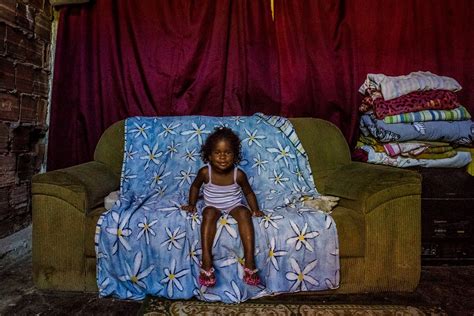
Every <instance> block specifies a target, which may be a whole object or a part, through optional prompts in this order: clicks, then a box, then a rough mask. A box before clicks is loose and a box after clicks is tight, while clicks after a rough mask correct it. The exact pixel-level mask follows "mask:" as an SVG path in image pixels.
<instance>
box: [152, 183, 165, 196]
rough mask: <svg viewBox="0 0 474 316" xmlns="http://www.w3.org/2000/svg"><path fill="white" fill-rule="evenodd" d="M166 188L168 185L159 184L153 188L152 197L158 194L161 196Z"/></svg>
mask: <svg viewBox="0 0 474 316" xmlns="http://www.w3.org/2000/svg"><path fill="white" fill-rule="evenodd" d="M166 189H168V185H164V186H162V187H161V186H159V187H157V188H155V194H153V195H152V198H156V197H158V196H160V197H162V196H163V195H165V192H166Z"/></svg>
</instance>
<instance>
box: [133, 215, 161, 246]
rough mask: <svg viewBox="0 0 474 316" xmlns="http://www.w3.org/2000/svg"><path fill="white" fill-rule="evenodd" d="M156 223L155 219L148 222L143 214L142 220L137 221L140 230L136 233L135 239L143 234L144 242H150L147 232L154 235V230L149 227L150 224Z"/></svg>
mask: <svg viewBox="0 0 474 316" xmlns="http://www.w3.org/2000/svg"><path fill="white" fill-rule="evenodd" d="M156 223H158V220H157V219H155V220H154V221H151V223H148V218H147V217H146V216H145V217H144V218H143V221H142V222H140V223H138V227H139V228H141V230H140V232H139V233H138V235H137V240H139V239H140V238H142V236H143V235H145V240H146V244H147V245H149V244H150V236H149V234H152V235H153V236H156V233H155V231H154V230H153V229H152V228H151V226H153V225H155V224H156Z"/></svg>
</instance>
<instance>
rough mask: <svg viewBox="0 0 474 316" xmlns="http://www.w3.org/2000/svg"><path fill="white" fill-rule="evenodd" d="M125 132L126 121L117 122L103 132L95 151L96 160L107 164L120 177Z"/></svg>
mask: <svg viewBox="0 0 474 316" xmlns="http://www.w3.org/2000/svg"><path fill="white" fill-rule="evenodd" d="M124 132H125V124H124V121H123V120H122V121H118V122H115V123H114V124H112V125H111V126H110V127H109V128H108V129H106V130H105V132H104V134H102V136H101V137H100V139H99V142H98V143H97V146H96V147H95V152H94V160H95V161H99V162H102V163H103V164H105V165H107V167H109V169H110V170H111V171H112V172H113V173H114V174H115V175H117V176H118V177H120V175H121V171H122V161H123V142H124Z"/></svg>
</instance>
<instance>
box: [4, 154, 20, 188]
mask: <svg viewBox="0 0 474 316" xmlns="http://www.w3.org/2000/svg"><path fill="white" fill-rule="evenodd" d="M15 170H16V157H15V155H6V156H5V155H0V185H1V186H6V185H10V184H13V183H15Z"/></svg>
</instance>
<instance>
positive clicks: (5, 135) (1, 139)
mask: <svg viewBox="0 0 474 316" xmlns="http://www.w3.org/2000/svg"><path fill="white" fill-rule="evenodd" d="M9 140H10V126H9V125H8V124H5V123H1V122H0V154H3V153H7V152H8V150H9V148H8V147H9V146H8V142H9ZM0 157H1V156H0Z"/></svg>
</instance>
